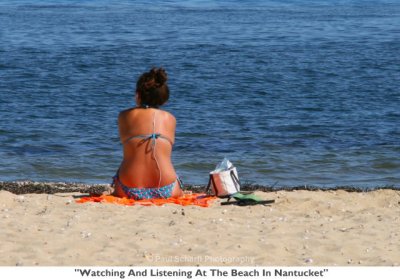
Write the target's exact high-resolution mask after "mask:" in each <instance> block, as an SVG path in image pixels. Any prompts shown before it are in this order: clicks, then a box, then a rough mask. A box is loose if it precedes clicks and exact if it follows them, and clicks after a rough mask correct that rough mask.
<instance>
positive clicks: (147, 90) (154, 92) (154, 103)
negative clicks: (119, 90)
mask: <svg viewBox="0 0 400 279" xmlns="http://www.w3.org/2000/svg"><path fill="white" fill-rule="evenodd" d="M167 79H168V76H167V72H165V70H164V69H163V68H153V69H151V70H150V71H149V72H146V73H144V74H142V75H141V76H140V77H139V79H138V81H137V83H136V92H137V93H138V94H139V97H140V100H141V105H143V106H151V107H159V106H161V105H163V104H164V103H165V102H166V101H168V98H169V88H168V85H167Z"/></svg>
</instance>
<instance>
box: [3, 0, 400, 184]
mask: <svg viewBox="0 0 400 279" xmlns="http://www.w3.org/2000/svg"><path fill="white" fill-rule="evenodd" d="M153 66H162V67H164V68H165V69H166V70H167V72H168V74H169V78H170V79H169V85H170V90H171V98H170V101H169V103H168V104H167V105H166V106H165V109H166V110H167V111H170V112H171V113H173V114H174V115H175V116H176V118H177V134H176V145H175V146H174V152H173V163H174V165H175V168H176V170H177V172H178V173H179V174H180V176H181V177H182V178H183V180H184V181H185V183H190V184H206V183H207V182H208V173H209V171H211V170H213V169H214V168H215V165H216V164H217V163H219V162H220V161H222V160H223V159H224V158H225V157H226V158H228V159H229V160H230V161H231V162H232V163H233V164H234V165H235V166H236V167H237V169H238V173H239V178H240V179H241V181H242V182H244V183H254V184H261V185H275V186H289V187H291V186H301V185H312V186H317V187H332V186H353V187H357V188H370V187H376V186H385V185H392V186H393V185H394V186H399V185H400V1H397V0H396V1H395V0H393V1H386V0H382V1H368V0H365V1H364V0H363V1H361V0H359V1H357V0H354V1H353V0H341V1H340V0H332V1H322V0H320V1H316V0H315V1H311V0H296V1H295V0H292V1H284V0H280V1H278V0H276V1H273V0H265V1H256V0H253V1H226V0H221V1H200V0H198V1H193V0H186V1H173V0H171V1H87V0H86V1H85V0H80V1H68V0H61V1H45V0H37V1H34V0H25V1H12V0H0V180H1V181H12V180H34V181H66V182H83V183H109V182H110V181H111V177H112V176H113V175H114V173H115V171H116V170H117V168H118V166H119V164H120V162H121V159H122V147H121V144H120V143H119V139H118V129H117V117H118V113H119V111H121V110H124V109H127V108H129V107H132V106H133V105H134V90H135V83H136V79H137V78H138V76H139V75H140V74H141V73H142V72H144V71H147V70H149V69H150V68H151V67H153Z"/></svg>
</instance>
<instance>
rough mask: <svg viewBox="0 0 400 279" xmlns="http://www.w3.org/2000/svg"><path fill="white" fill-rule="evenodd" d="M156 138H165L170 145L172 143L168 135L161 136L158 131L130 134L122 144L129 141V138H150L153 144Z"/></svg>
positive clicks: (144, 139)
mask: <svg viewBox="0 0 400 279" xmlns="http://www.w3.org/2000/svg"><path fill="white" fill-rule="evenodd" d="M158 138H162V139H165V140H167V141H168V142H169V143H170V144H171V145H174V144H173V142H172V140H171V139H169V138H168V137H166V136H163V135H162V134H159V133H154V134H147V135H136V136H132V137H129V138H127V139H126V140H125V141H124V143H123V144H125V143H127V142H128V141H130V140H131V139H143V141H146V140H152V143H153V145H154V144H155V142H156V139H158Z"/></svg>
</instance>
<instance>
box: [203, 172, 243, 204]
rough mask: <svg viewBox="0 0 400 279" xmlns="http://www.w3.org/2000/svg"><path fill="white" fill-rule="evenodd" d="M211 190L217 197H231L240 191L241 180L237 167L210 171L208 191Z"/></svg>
mask: <svg viewBox="0 0 400 279" xmlns="http://www.w3.org/2000/svg"><path fill="white" fill-rule="evenodd" d="M208 190H211V194H212V195H214V196H217V197H220V198H222V197H229V196H230V195H233V194H235V193H237V192H239V191H240V182H239V178H238V174H237V170H236V168H235V167H233V166H232V167H230V168H229V169H227V170H215V171H212V172H210V180H209V182H208V186H207V188H206V192H208Z"/></svg>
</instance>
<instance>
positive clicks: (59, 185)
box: [0, 181, 400, 195]
mask: <svg viewBox="0 0 400 279" xmlns="http://www.w3.org/2000/svg"><path fill="white" fill-rule="evenodd" d="M108 186H109V185H108V184H83V183H68V182H36V181H7V182H6V181H0V190H4V191H8V192H11V193H14V194H17V195H21V194H55V193H72V192H78V193H87V194H92V195H100V194H101V193H103V192H104V191H106V190H107V187H108ZM205 187H206V186H205V185H192V184H185V185H184V189H185V190H188V191H192V192H195V193H200V192H204V190H205ZM381 189H390V190H397V191H400V187H399V186H395V185H385V186H377V187H374V188H357V187H353V186H335V187H327V188H325V187H324V188H323V187H317V186H309V185H303V186H295V187H290V186H279V187H276V186H268V185H266V186H265V185H259V184H244V185H242V187H241V190H244V191H262V192H276V191H298V190H306V191H335V190H344V191H346V192H371V191H376V190H381Z"/></svg>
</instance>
